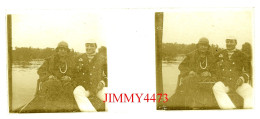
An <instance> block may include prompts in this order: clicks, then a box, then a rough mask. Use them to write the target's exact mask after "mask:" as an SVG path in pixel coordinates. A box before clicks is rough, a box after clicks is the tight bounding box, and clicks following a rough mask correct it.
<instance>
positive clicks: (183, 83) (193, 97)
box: [170, 37, 216, 109]
mask: <svg viewBox="0 0 260 119" xmlns="http://www.w3.org/2000/svg"><path fill="white" fill-rule="evenodd" d="M196 48H197V49H196V50H195V51H193V52H191V53H189V54H187V55H186V58H185V59H184V60H183V61H182V62H181V64H180V65H179V70H180V75H179V80H178V84H177V85H178V86H177V89H176V92H175V94H174V95H173V96H172V98H171V101H170V102H171V103H173V104H172V107H173V108H176V109H194V108H195V109H196V108H199V109H202V108H212V106H214V103H209V102H211V99H212V97H213V94H212V90H211V88H212V84H214V81H215V80H216V79H215V67H214V65H215V60H214V56H213V55H212V53H211V52H210V51H209V48H210V46H209V41H208V39H207V38H205V37H202V38H200V39H199V42H198V43H197V45H196Z"/></svg>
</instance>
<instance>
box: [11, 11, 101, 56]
mask: <svg viewBox="0 0 260 119" xmlns="http://www.w3.org/2000/svg"><path fill="white" fill-rule="evenodd" d="M102 27H103V26H102V16H101V15H100V14H99V13H84V14H69V13H67V14H66V13H59V14H19V15H17V14H15V15H12V38H13V39H12V46H13V47H33V48H46V47H51V48H56V47H57V44H58V43H59V42H60V41H66V42H68V44H69V48H73V49H74V50H76V51H79V52H85V45H84V43H85V41H86V40H89V39H96V40H97V42H98V44H99V46H101V45H105V42H104V40H103V37H102V36H103V35H102V34H103V31H102Z"/></svg>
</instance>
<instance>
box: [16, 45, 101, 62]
mask: <svg viewBox="0 0 260 119" xmlns="http://www.w3.org/2000/svg"><path fill="white" fill-rule="evenodd" d="M55 53H56V51H55V48H48V47H47V48H32V47H15V49H13V50H12V53H11V55H12V56H11V58H12V61H14V62H16V61H25V62H29V61H32V60H35V59H38V60H44V59H45V58H47V57H50V56H51V55H54V54H55ZM98 53H102V55H104V56H106V47H105V46H101V47H100V48H99V49H98ZM69 55H70V56H75V57H77V56H79V55H81V53H79V52H75V51H74V50H73V49H70V53H69Z"/></svg>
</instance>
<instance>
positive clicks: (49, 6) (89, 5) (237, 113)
mask: <svg viewBox="0 0 260 119" xmlns="http://www.w3.org/2000/svg"><path fill="white" fill-rule="evenodd" d="M178 7H185V8H191V7H229V8H230V7H254V10H255V24H254V26H255V28H254V29H255V31H254V32H255V35H254V41H253V43H254V44H253V46H254V54H253V56H255V57H254V72H255V77H254V81H255V86H254V90H255V96H256V97H255V100H256V101H255V108H254V109H252V110H214V111H212V110H208V111H157V110H156V106H155V103H152V102H150V103H146V102H142V103H140V104H138V103H135V104H130V103H127V104H122V103H111V104H109V107H111V108H110V111H109V112H99V113H66V114H64V113H62V114H10V113H9V112H8V110H9V109H8V77H7V75H8V72H7V40H6V19H5V16H6V13H8V12H10V11H16V12H17V11H18V12H19V11H22V12H23V11H24V10H29V11H30V10H43V11H44V12H45V10H47V11H48V10H67V11H71V10H89V11H96V10H108V11H111V12H113V13H114V14H112V15H111V19H108V22H109V23H110V24H108V26H111V30H110V32H108V34H106V37H107V41H106V42H107V47H108V73H109V74H108V75H109V87H110V89H109V92H113V93H149V94H152V93H155V88H156V84H155V82H156V78H155V77H156V75H155V73H156V69H155V37H154V36H155V34H154V12H159V11H170V10H171V9H173V8H178ZM259 7H260V6H259V4H258V3H257V2H256V0H255V1H253V0H231V1H226V0H214V1H209V0H197V1H193V0H189V1H188V0H180V1H178V0H175V1H170V0H161V1H160V2H155V1H151V0H144V1H138V0H135V1H120V0H109V1H108V0H96V1H94V0H92V1H83V0H82V1H73V2H72V1H52V0H42V1H37V2H36V1H34V0H25V1H19V0H9V1H1V3H0V8H1V11H0V17H1V19H0V39H1V40H0V41H1V43H0V47H1V59H2V60H1V62H0V66H1V75H0V76H1V80H0V105H1V106H0V116H1V117H0V118H3V119H35V118H37V119H57V118H58V119H83V118H84V119H86V118H109V119H110V118H113V119H117V118H185V119H186V118H211V119H222V118H232V119H233V118H234V119H237V118H238V119H240V118H241V119H242V118H257V117H258V118H259V114H258V113H259V111H260V110H259V108H260V107H259V102H257V100H259V94H257V93H258V90H259V82H258V80H257V79H259V74H257V71H258V70H259V63H258V62H257V61H259V56H258V55H257V54H258V53H257V51H259V47H257V46H258V45H259V40H258V39H259V35H257V32H259V22H257V21H259V20H260V19H259V15H260V14H259V9H260V8H259ZM36 12H38V11H36ZM126 13H127V14H129V16H127V17H123V18H121V21H120V22H117V21H113V20H112V18H113V15H115V16H117V15H124V14H126ZM126 24H127V25H126ZM125 26H127V27H125ZM257 112H258V113H257Z"/></svg>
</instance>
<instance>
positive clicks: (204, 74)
mask: <svg viewBox="0 0 260 119" xmlns="http://www.w3.org/2000/svg"><path fill="white" fill-rule="evenodd" d="M201 76H202V77H210V76H211V73H210V72H208V71H204V72H202V73H201Z"/></svg>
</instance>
